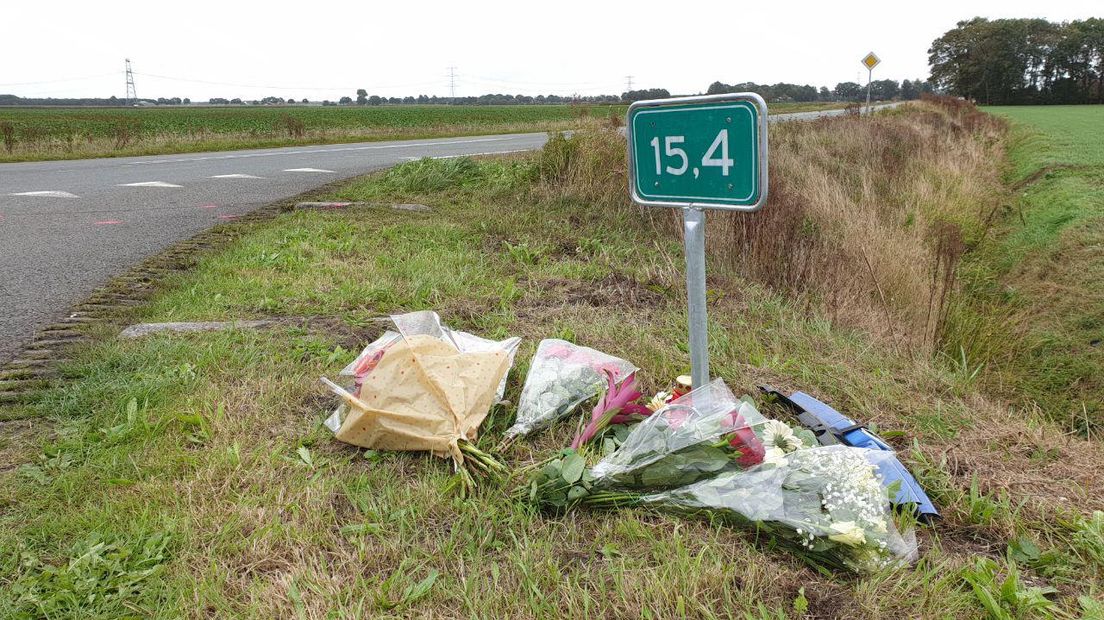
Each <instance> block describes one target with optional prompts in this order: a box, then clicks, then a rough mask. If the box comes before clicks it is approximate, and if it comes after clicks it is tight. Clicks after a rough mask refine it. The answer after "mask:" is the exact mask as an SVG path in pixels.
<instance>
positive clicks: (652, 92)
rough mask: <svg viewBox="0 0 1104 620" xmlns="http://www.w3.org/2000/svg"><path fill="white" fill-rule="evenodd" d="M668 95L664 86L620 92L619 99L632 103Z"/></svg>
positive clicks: (662, 97)
mask: <svg viewBox="0 0 1104 620" xmlns="http://www.w3.org/2000/svg"><path fill="white" fill-rule="evenodd" d="M670 96H671V93H670V91H668V90H667V89H666V88H644V89H640V90H630V91H628V92H624V93H621V101H626V102H629V103H632V102H633V101H643V100H645V99H666V98H668V97H670ZM552 97H556V96H555V95H549V96H548V97H547V98H546V100H548V99H551V98H552ZM556 99H558V100H560V101H563V98H562V97H556Z"/></svg>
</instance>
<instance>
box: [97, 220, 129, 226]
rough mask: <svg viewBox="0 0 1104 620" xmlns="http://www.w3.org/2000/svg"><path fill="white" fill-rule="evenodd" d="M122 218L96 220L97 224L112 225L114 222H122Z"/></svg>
mask: <svg viewBox="0 0 1104 620" xmlns="http://www.w3.org/2000/svg"><path fill="white" fill-rule="evenodd" d="M122 223H123V221H122V220H100V221H98V222H96V226H112V225H114V224H122Z"/></svg>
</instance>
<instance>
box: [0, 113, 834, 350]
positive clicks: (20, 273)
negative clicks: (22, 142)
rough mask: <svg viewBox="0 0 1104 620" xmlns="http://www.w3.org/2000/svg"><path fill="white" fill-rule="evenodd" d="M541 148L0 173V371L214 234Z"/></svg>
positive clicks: (371, 147) (444, 141)
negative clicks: (85, 308) (338, 195)
mask: <svg viewBox="0 0 1104 620" xmlns="http://www.w3.org/2000/svg"><path fill="white" fill-rule="evenodd" d="M843 113H844V112H843V110H824V111H817V112H800V113H794V114H783V115H776V116H772V117H770V118H771V120H772V121H781V120H809V119H815V118H819V117H823V116H836V115H839V114H843ZM545 140H546V134H543V133H528V134H510V135H498V136H475V137H463V138H440V139H434V140H409V141H401V142H370V143H359V144H340V145H330V146H307V147H286V148H278V149H255V150H245V151H222V152H217V153H197V154H187V155H166V156H150V157H122V158H104V159H83V160H69V161H51V162H32V163H15V164H0V363H2V362H4V361H7V360H8V359H10V358H11V357H12V356H13V355H14V354H15V352H16V351H18V350H19V348H20V347H22V346H23V345H24V344H25V343H26V342H28V341H29V340H30V338H31V337H32V336H33V335H34V333H35V331H36V330H37V329H38V328H40V327H42V326H44V325H46V324H49V323H51V322H53V321H55V320H57V319H59V318H61V317H62V316H64V313H65V311H66V310H67V309H68V308H69V307H70V306H72V305H73V304H75V303H77V302H79V301H80V300H81V299H83V298H85V297H86V296H88V295H89V294H90V293H91V292H92V291H93V290H95V289H96V288H97V287H98V286H100V285H101V284H103V283H104V282H106V281H107V280H109V279H110V278H111V277H113V276H115V275H118V274H120V273H122V272H124V271H125V270H126V269H127V268H129V267H131V266H132V265H134V264H136V263H138V262H140V261H141V260H143V259H144V258H147V257H149V256H151V255H153V254H156V253H158V252H160V251H161V250H163V249H165V248H166V247H168V246H170V245H172V244H174V243H176V242H178V241H181V240H184V239H187V238H189V237H191V236H192V235H194V234H196V233H198V232H200V231H203V230H205V229H207V228H209V227H211V226H212V225H214V224H217V223H219V222H222V221H226V220H230V219H233V218H234V217H236V216H240V215H242V214H245V213H248V212H250V211H252V210H254V209H256V208H258V207H261V206H263V205H266V204H269V203H272V202H276V201H279V200H283V199H286V198H289V197H291V196H295V195H297V194H300V193H303V192H306V191H309V190H311V189H314V188H317V187H319V186H321V185H324V184H326V183H329V182H331V181H336V180H340V179H345V178H349V177H354V176H357V175H361V174H365V173H367V172H371V171H373V170H380V169H383V168H387V167H390V166H394V165H396V164H399V163H402V162H405V161H410V160H411V159H418V158H422V157H459V156H464V155H482V154H498V153H512V152H517V151H527V150H533V149H538V148H540V147H541V146H543V145H544V142H545Z"/></svg>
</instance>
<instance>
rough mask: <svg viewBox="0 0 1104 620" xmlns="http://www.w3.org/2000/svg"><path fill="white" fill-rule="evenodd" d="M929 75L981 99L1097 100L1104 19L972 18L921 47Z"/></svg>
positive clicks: (1103, 86)
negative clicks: (1058, 20)
mask: <svg viewBox="0 0 1104 620" xmlns="http://www.w3.org/2000/svg"><path fill="white" fill-rule="evenodd" d="M928 63H929V64H930V65H931V81H932V82H933V83H934V84H936V85H937V86H938V87H939V88H940V89H941V90H944V91H946V92H947V93H948V94H952V95H960V96H962V97H966V98H968V99H973V100H975V101H978V102H981V103H987V104H997V105H999V104H1027V103H1102V102H1104V19H1100V18H1091V19H1085V20H1078V21H1072V22H1062V23H1053V22H1049V21H1047V20H1045V19H996V20H989V19H985V18H983V17H975V18H974V19H971V20H969V21H961V22H958V24H957V25H956V26H955V27H954V28H953V29H951V30H948V31H947V32H946V33H944V34H943V36H941V37H939V38H938V39H936V40H935V41H933V42H932V46H931V49H929V50H928Z"/></svg>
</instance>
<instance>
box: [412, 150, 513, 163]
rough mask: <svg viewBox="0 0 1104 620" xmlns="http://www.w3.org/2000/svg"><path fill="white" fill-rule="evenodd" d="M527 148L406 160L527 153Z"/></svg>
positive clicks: (418, 158)
mask: <svg viewBox="0 0 1104 620" xmlns="http://www.w3.org/2000/svg"><path fill="white" fill-rule="evenodd" d="M528 152H529V149H513V150H510V151H483V152H482V153H462V154H460V155H430V156H427V157H407V158H406V159H407V161H418V160H420V159H456V158H458V157H478V156H480V155H506V154H508V153H528Z"/></svg>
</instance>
